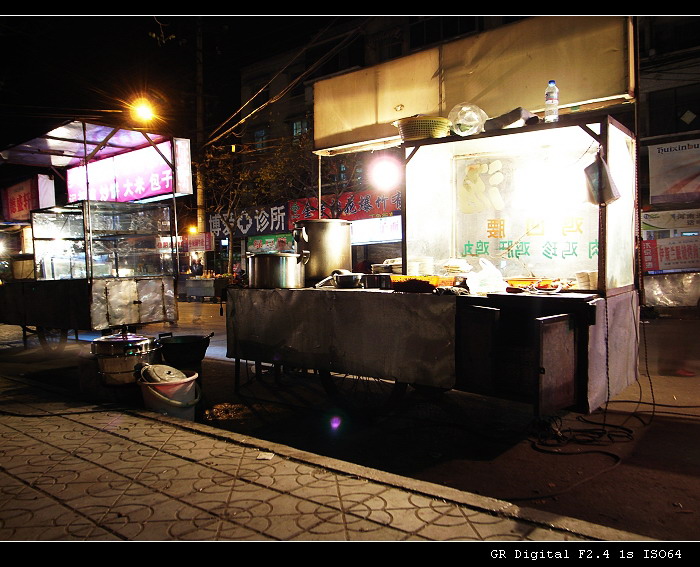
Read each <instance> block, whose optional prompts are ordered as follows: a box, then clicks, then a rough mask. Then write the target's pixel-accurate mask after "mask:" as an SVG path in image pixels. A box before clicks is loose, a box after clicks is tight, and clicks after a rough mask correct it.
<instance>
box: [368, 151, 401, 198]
mask: <svg viewBox="0 0 700 567" xmlns="http://www.w3.org/2000/svg"><path fill="white" fill-rule="evenodd" d="M368 175H369V181H370V183H371V184H372V185H373V186H374V187H376V188H377V189H379V190H380V191H389V190H391V189H394V188H396V187H397V186H398V184H399V182H400V181H401V176H402V170H401V165H400V164H399V162H398V161H397V160H396V159H391V158H387V157H382V158H379V159H377V160H375V161H373V162H372V163H371V164H370V166H369V169H368Z"/></svg>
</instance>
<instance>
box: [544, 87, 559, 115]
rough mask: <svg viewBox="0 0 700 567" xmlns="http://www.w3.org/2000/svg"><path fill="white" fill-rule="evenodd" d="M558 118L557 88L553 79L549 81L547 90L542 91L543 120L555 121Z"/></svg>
mask: <svg viewBox="0 0 700 567" xmlns="http://www.w3.org/2000/svg"><path fill="white" fill-rule="evenodd" d="M558 120H559V89H558V88H557V84H556V83H555V82H554V81H549V85H547V90H546V91H544V121H545V122H556V121H558Z"/></svg>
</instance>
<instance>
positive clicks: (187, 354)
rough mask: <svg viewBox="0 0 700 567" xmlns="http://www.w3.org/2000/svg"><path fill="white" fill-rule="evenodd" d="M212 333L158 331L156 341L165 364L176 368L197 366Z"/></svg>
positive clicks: (203, 355)
mask: <svg viewBox="0 0 700 567" xmlns="http://www.w3.org/2000/svg"><path fill="white" fill-rule="evenodd" d="M213 336H214V333H209V334H208V335H175V336H173V334H172V333H160V334H159V335H158V341H159V342H160V346H161V349H162V350H161V354H162V356H163V360H164V361H165V363H166V364H169V365H171V366H174V367H176V368H199V365H200V364H201V363H202V360H204V357H205V356H206V354H207V348H209V341H210V339H211V338H212V337H213Z"/></svg>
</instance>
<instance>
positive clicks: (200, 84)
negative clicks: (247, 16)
mask: <svg viewBox="0 0 700 567" xmlns="http://www.w3.org/2000/svg"><path fill="white" fill-rule="evenodd" d="M203 41H204V34H203V30H202V17H201V16H198V17H197V48H196V50H197V53H196V65H197V70H196V72H197V77H196V82H197V84H196V95H195V96H196V98H197V101H196V106H197V110H196V112H197V117H196V118H197V134H196V136H197V155H198V160H197V162H198V164H199V163H200V162H201V160H202V158H203V157H204V48H203ZM202 177H203V176H202V175H201V168H200V167H197V172H196V179H197V232H199V233H200V234H201V233H203V232H206V215H205V213H204V205H205V199H204V180H203V179H202Z"/></svg>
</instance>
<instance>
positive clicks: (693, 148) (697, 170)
mask: <svg viewBox="0 0 700 567" xmlns="http://www.w3.org/2000/svg"><path fill="white" fill-rule="evenodd" d="M649 200H650V202H651V203H652V204H659V203H692V202H697V201H700V140H689V141H685V142H673V143H670V144H659V145H656V146H649Z"/></svg>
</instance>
